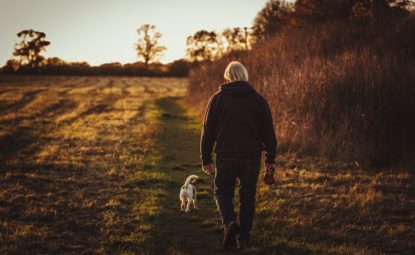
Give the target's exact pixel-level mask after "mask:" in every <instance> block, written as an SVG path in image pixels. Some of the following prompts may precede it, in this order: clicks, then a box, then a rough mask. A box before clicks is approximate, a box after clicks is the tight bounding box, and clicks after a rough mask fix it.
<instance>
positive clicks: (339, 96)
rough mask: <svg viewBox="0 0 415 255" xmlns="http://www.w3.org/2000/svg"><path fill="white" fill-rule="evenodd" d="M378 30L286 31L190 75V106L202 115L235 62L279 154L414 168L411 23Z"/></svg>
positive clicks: (335, 26)
mask: <svg viewBox="0 0 415 255" xmlns="http://www.w3.org/2000/svg"><path fill="white" fill-rule="evenodd" d="M384 23H385V24H383V23H382V24H377V23H373V22H368V23H365V22H362V23H360V22H350V23H338V22H331V23H330V24H313V25H310V26H308V27H307V26H305V27H302V28H292V29H291V30H288V31H287V32H286V33H283V34H279V35H277V36H276V37H274V38H272V39H270V40H268V41H265V42H261V43H260V44H258V45H256V47H255V48H254V49H253V50H252V51H251V52H249V53H246V54H242V55H239V56H232V55H231V56H228V57H225V58H224V59H222V60H220V61H216V62H213V63H212V64H208V65H204V66H202V67H201V68H199V69H197V70H193V72H192V74H191V76H190V87H189V94H188V97H187V98H188V101H189V102H191V103H192V104H193V105H195V106H196V107H197V108H198V110H199V111H200V112H202V111H203V110H204V107H205V105H206V102H207V100H208V98H209V97H210V96H211V95H212V94H213V92H214V91H216V90H217V88H218V86H219V84H221V83H223V72H224V70H225V67H226V64H227V63H228V62H229V60H231V59H238V60H240V61H241V62H242V63H243V64H245V65H246V67H247V68H248V71H249V73H250V81H251V83H252V85H253V86H254V87H255V88H256V89H257V90H258V91H260V92H261V93H262V94H264V95H265V97H266V98H267V99H268V102H269V103H270V106H271V108H272V110H273V114H274V116H275V125H276V129H277V136H278V138H279V149H280V152H287V151H288V152H297V153H299V155H304V154H305V155H316V154H319V155H324V156H327V157H330V158H337V159H347V160H358V161H359V162H360V163H368V164H372V165H377V166H381V165H382V166H388V165H393V164H401V163H406V164H409V165H410V164H411V163H412V164H413V163H414V161H413V159H414V155H415V150H414V149H415V147H414V144H415V136H414V132H413V131H412V130H414V129H415V115H414V114H415V87H414V86H413V84H414V83H415V58H414V56H415V47H414V45H415V43H414V42H415V30H414V29H413V28H414V27H415V26H414V24H415V17H414V16H413V15H412V16H409V17H407V18H403V19H401V20H396V21H391V22H390V23H391V24H389V25H386V22H384Z"/></svg>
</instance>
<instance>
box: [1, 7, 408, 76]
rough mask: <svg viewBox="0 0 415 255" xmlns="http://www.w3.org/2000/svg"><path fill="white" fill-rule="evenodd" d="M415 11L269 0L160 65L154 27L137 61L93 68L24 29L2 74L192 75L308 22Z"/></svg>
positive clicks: (139, 46)
mask: <svg viewBox="0 0 415 255" xmlns="http://www.w3.org/2000/svg"><path fill="white" fill-rule="evenodd" d="M414 8H415V4H414V0H297V1H296V2H294V3H291V2H290V3H289V2H285V1H281V0H269V1H268V2H267V3H266V4H265V6H264V7H263V9H262V10H260V12H259V13H258V14H257V16H256V17H255V20H254V22H253V25H252V27H236V28H227V29H224V30H223V31H219V32H218V31H208V30H205V29H201V30H199V31H196V32H195V33H194V34H193V35H191V36H188V37H187V39H186V56H185V58H184V59H179V60H176V61H174V62H172V63H169V64H166V65H164V64H161V63H159V62H158V60H159V59H160V57H161V56H162V55H163V53H164V52H165V51H166V50H167V48H166V47H165V46H163V45H161V44H160V42H159V39H160V38H161V37H162V34H161V33H160V32H158V31H157V30H156V27H155V26H154V25H150V24H144V25H142V26H141V27H140V28H138V29H137V34H138V39H137V42H136V43H135V47H134V48H135V50H136V53H137V57H138V60H139V61H137V62H135V63H129V64H121V63H118V62H115V63H105V64H102V65H100V66H90V65H89V64H88V63H87V62H66V61H64V60H62V59H59V58H57V57H53V58H47V59H46V58H44V57H43V55H42V53H43V52H45V51H46V48H47V47H48V46H49V45H50V44H51V42H49V41H47V40H46V34H45V33H44V32H40V31H35V30H33V29H28V30H23V31H20V32H19V33H18V34H17V36H18V37H19V39H20V42H18V43H16V44H15V46H14V49H13V58H12V59H10V60H8V61H7V62H6V64H5V65H4V66H3V68H2V69H1V72H2V73H21V74H64V75H77V74H79V75H146V76H187V75H188V73H189V70H190V69H191V68H194V67H197V66H199V65H200V64H201V63H204V62H211V61H215V60H218V59H220V58H223V57H225V56H228V55H234V56H237V55H238V54H240V53H241V54H242V53H243V52H245V51H250V50H252V48H254V47H255V45H256V44H257V43H259V42H261V41H266V40H267V39H269V38H271V37H273V36H274V35H276V34H278V33H284V32H286V31H288V30H292V29H298V28H301V27H303V26H307V25H309V24H315V23H322V22H327V21H334V20H350V19H353V20H357V19H360V20H362V21H368V20H371V22H373V21H374V22H376V24H381V23H382V22H385V21H386V20H389V18H390V17H395V16H402V15H405V14H406V13H408V12H410V11H411V10H413V9H414Z"/></svg>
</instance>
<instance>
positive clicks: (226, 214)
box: [214, 156, 261, 238]
mask: <svg viewBox="0 0 415 255" xmlns="http://www.w3.org/2000/svg"><path fill="white" fill-rule="evenodd" d="M260 162H261V157H260V156H250V157H246V156H245V157H237V156H232V157H230V156H226V157H221V156H218V157H217V159H216V174H215V187H214V196H215V201H216V205H217V207H218V210H219V213H220V216H221V218H222V223H223V224H226V225H228V224H229V223H230V222H232V221H236V216H235V212H234V208H233V197H234V191H235V184H236V180H237V179H239V224H240V229H241V231H240V236H241V237H242V238H249V232H250V231H251V228H252V222H253V219H254V212H255V193H256V183H257V179H258V174H259V168H260Z"/></svg>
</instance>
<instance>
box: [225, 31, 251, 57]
mask: <svg viewBox="0 0 415 255" xmlns="http://www.w3.org/2000/svg"><path fill="white" fill-rule="evenodd" d="M248 35H249V34H248V27H244V28H240V27H235V28H227V29H225V30H223V32H222V36H223V37H224V38H225V40H226V43H227V51H228V52H231V51H241V50H248V49H249V41H248Z"/></svg>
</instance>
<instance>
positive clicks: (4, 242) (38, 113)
mask: <svg viewBox="0 0 415 255" xmlns="http://www.w3.org/2000/svg"><path fill="white" fill-rule="evenodd" d="M186 91H187V80H186V79H176V78H115V77H63V76H50V77H42V76H33V77H32V76H25V77H22V76H21V77H15V76H0V254H222V251H221V249H222V248H221V238H222V229H221V224H220V221H219V217H218V213H217V211H216V208H215V204H214V201H213V196H212V186H213V184H212V181H213V180H212V177H211V176H207V175H204V174H203V173H202V172H201V169H200V161H199V136H200V129H201V123H200V117H199V115H197V114H196V113H195V112H193V108H191V107H190V105H189V104H187V103H186V101H185V100H183V97H184V96H185V95H186ZM188 96H189V95H188ZM190 96H191V95H190ZM278 162H279V164H278V180H279V184H278V186H277V187H269V186H266V185H265V184H263V183H262V182H261V181H259V182H258V195H257V211H256V212H257V215H256V218H255V223H254V224H255V225H254V230H253V236H254V238H253V245H252V247H251V248H250V249H249V250H246V251H244V252H241V254H413V253H414V251H415V229H414V226H415V214H414V212H415V200H414V197H415V192H414V190H415V178H414V175H413V173H411V172H409V171H406V170H402V169H396V168H394V169H383V170H378V169H373V168H371V169H364V168H361V167H359V166H358V165H356V164H347V163H341V162H334V161H327V160H323V159H318V158H311V157H302V158H298V157H295V156H293V155H291V154H288V153H286V154H284V155H279V156H278ZM189 174H197V175H199V176H200V177H201V180H200V181H199V182H198V183H196V186H197V188H198V192H199V199H200V204H199V207H200V210H198V211H193V212H192V213H190V214H188V215H184V214H182V213H180V208H179V200H178V192H179V189H180V186H181V185H182V183H183V181H184V179H185V178H186V177H187V176H188V175H189Z"/></svg>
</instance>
